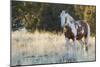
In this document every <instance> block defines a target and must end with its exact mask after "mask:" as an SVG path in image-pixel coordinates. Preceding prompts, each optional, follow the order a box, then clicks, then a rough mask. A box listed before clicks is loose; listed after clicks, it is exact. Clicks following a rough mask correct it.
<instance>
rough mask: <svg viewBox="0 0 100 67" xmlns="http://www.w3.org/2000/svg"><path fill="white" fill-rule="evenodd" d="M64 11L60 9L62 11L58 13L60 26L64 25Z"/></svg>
mask: <svg viewBox="0 0 100 67" xmlns="http://www.w3.org/2000/svg"><path fill="white" fill-rule="evenodd" d="M65 14H66V13H65V11H64V10H62V12H61V13H60V19H61V27H62V28H63V27H64V24H65Z"/></svg>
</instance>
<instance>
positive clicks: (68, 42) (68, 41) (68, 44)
mask: <svg viewBox="0 0 100 67" xmlns="http://www.w3.org/2000/svg"><path fill="white" fill-rule="evenodd" d="M65 40H66V47H67V49H70V39H69V38H67V37H66V38H65Z"/></svg>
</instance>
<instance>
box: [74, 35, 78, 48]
mask: <svg viewBox="0 0 100 67" xmlns="http://www.w3.org/2000/svg"><path fill="white" fill-rule="evenodd" d="M74 48H75V49H77V40H76V36H75V37H74Z"/></svg>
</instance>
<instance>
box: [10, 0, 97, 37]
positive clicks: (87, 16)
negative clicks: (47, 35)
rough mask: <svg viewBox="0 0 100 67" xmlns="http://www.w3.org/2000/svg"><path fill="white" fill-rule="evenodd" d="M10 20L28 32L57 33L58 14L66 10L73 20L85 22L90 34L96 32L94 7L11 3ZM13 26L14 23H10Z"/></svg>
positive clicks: (59, 29)
mask: <svg viewBox="0 0 100 67" xmlns="http://www.w3.org/2000/svg"><path fill="white" fill-rule="evenodd" d="M11 8H12V18H13V19H12V20H15V19H16V18H17V19H19V17H20V19H19V20H20V21H21V22H22V23H23V24H24V27H25V28H26V29H28V30H29V31H32V32H33V31H35V30H36V29H38V30H40V31H41V30H45V31H50V32H53V31H54V32H55V31H56V32H59V31H61V28H60V17H59V15H60V12H61V11H62V10H66V11H67V12H68V13H70V15H71V16H73V18H75V20H83V19H84V20H86V21H87V22H88V23H89V24H90V27H91V32H92V34H93V35H95V32H96V18H95V17H96V16H95V15H96V11H95V10H96V7H95V6H88V5H87V6H85V5H71V4H70V5H68V4H52V3H51V4H50V3H40V2H27V1H12V7H11ZM12 24H14V22H12Z"/></svg>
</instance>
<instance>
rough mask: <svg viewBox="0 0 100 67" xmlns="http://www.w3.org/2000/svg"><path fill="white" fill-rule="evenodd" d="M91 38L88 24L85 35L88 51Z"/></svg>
mask: <svg viewBox="0 0 100 67" xmlns="http://www.w3.org/2000/svg"><path fill="white" fill-rule="evenodd" d="M89 38H90V26H89V25H88V24H87V35H86V37H85V45H86V51H88V47H89V45H90V44H89Z"/></svg>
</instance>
